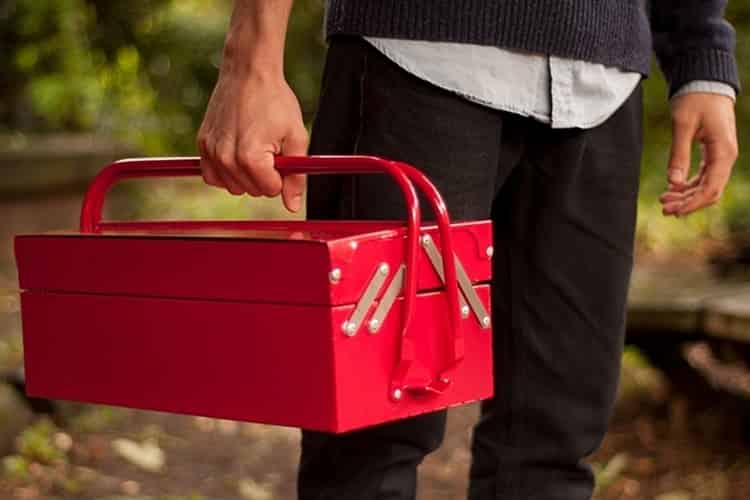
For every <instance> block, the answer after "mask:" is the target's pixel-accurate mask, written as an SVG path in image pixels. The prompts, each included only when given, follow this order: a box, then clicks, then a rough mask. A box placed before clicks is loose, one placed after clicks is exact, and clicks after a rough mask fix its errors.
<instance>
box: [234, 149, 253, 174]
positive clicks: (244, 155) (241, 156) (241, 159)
mask: <svg viewBox="0 0 750 500" xmlns="http://www.w3.org/2000/svg"><path fill="white" fill-rule="evenodd" d="M236 161H237V165H239V166H240V167H242V168H244V169H246V170H253V169H254V168H255V166H256V164H257V159H256V157H255V155H254V154H253V153H252V152H251V150H248V149H244V148H242V149H238V150H237V154H236Z"/></svg>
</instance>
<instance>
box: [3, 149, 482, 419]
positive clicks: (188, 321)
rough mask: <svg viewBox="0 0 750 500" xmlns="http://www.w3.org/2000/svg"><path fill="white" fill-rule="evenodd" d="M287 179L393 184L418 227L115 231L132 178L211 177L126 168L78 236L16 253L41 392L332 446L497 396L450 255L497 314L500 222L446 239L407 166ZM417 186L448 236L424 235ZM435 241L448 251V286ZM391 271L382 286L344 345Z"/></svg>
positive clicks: (221, 225) (90, 202) (138, 165)
mask: <svg viewBox="0 0 750 500" xmlns="http://www.w3.org/2000/svg"><path fill="white" fill-rule="evenodd" d="M277 167H278V168H279V170H280V171H281V172H282V174H283V175H288V174H291V173H307V174H340V173H383V174H387V175H390V176H391V177H392V178H393V179H394V181H395V182H396V183H397V184H398V186H399V187H400V188H401V190H402V192H403V194H404V197H405V200H406V204H407V207H409V208H408V211H407V217H406V219H407V220H406V223H403V222H399V221H366V222H365V221H257V222H251V221H144V222H116V221H102V220H101V210H102V206H103V203H104V198H105V195H106V193H107V191H108V190H109V188H110V187H111V185H112V184H113V183H114V182H117V181H118V180H120V179H123V178H129V177H163V176H187V175H198V174H199V162H198V159H197V158H170V159H143V160H125V161H120V162H116V163H114V164H112V165H110V166H108V167H106V168H105V169H104V170H103V171H102V172H101V173H100V174H99V175H98V176H97V177H96V178H95V179H94V181H93V182H92V185H91V187H90V189H89V191H88V193H87V195H86V198H85V201H84V204H83V209H82V212H81V228H80V231H71V232H57V233H47V234H37V235H23V236H18V237H17V238H16V241H15V245H16V257H17V261H18V268H19V280H20V285H21V288H22V289H23V290H24V292H23V293H22V316H23V328H24V347H25V358H26V359H25V363H26V376H27V381H28V387H27V390H28V392H29V394H30V395H32V396H37V397H47V398H53V399H70V400H78V401H88V402H96V403H105V404H113V405H124V406H130V407H134V408H144V409H154V410H161V411H171V412H178V413H187V414H196V415H206V416H213V417H221V418H231V419H237V420H246V421H254V422H265V423H272V424H278V425H291V426H297V427H302V428H307V429H316V430H325V431H330V432H345V431H349V430H352V429H357V428H362V427H366V426H370V425H375V424H378V423H381V422H385V421H389V420H393V419H398V418H404V417H406V416H410V415H415V414H419V413H425V412H429V411H435V410H437V409H441V408H446V407H449V406H453V405H458V404H462V403H466V402H469V401H476V400H479V399H484V398H487V397H490V396H491V395H492V391H493V385H492V356H491V351H492V349H491V344H492V337H491V328H482V327H481V325H480V324H479V322H478V321H477V320H476V319H475V318H474V317H473V315H469V317H468V318H466V319H462V318H461V316H460V308H459V297H460V293H461V292H460V291H459V290H458V287H457V282H456V269H455V265H454V259H453V258H446V257H447V256H451V255H453V254H454V252H455V255H457V256H458V258H459V259H460V261H461V262H462V263H463V267H464V268H465V270H466V273H467V274H468V276H469V278H470V280H471V282H472V283H473V284H474V289H475V290H476V291H477V293H478V295H479V297H480V299H481V302H482V303H483V304H484V307H485V308H487V310H489V308H490V299H489V286H488V285H487V284H486V283H487V282H488V281H489V279H490V277H491V259H490V258H489V256H488V252H487V248H488V247H490V246H491V245H492V229H491V223H490V222H489V221H479V222H465V223H458V224H451V223H450V219H449V216H448V212H447V209H446V207H445V204H444V202H443V200H442V198H441V197H440V194H439V193H438V192H437V190H436V189H435V187H434V186H433V185H432V183H430V181H429V180H428V179H426V178H425V177H424V176H423V175H422V174H421V173H420V172H419V171H418V170H417V169H415V168H414V167H411V166H408V165H404V164H402V163H398V162H393V161H389V160H383V159H380V158H374V157H299V158H291V157H287V158H281V157H280V158H278V159H277ZM415 186H416V187H417V188H419V189H420V190H421V191H422V192H423V193H424V194H425V197H426V199H427V200H429V202H430V203H431V205H432V208H433V211H434V213H435V214H436V218H437V225H436V226H422V225H421V214H420V209H419V205H418V202H417V196H416V190H415ZM424 234H429V235H430V236H431V237H432V238H433V239H434V240H435V241H436V242H439V248H440V250H441V252H442V253H443V262H444V263H446V264H445V269H444V272H445V279H446V285H445V286H443V283H442V281H441V279H440V277H439V276H438V275H437V273H436V272H435V271H434V269H433V268H432V266H431V264H430V261H429V260H428V259H427V258H426V256H425V254H424V252H423V251H421V249H420V246H419V236H420V235H424ZM382 264H388V267H387V268H388V269H389V270H390V271H389V273H388V276H387V279H386V281H385V282H384V284H383V286H382V288H381V289H380V290H379V291H378V292H377V293H376V294H375V295H374V297H373V301H372V304H371V305H370V306H369V308H368V309H367V313H366V315H365V316H364V318H365V319H364V321H361V322H359V324H358V329H357V331H356V334H355V335H353V336H349V335H345V333H344V332H343V331H342V325H343V324H344V323H345V322H346V321H347V320H348V319H349V318H350V317H351V316H352V314H353V311H354V310H355V307H356V305H357V302H358V301H359V300H360V299H361V298H362V296H363V294H365V292H366V289H367V287H368V284H369V283H370V282H371V280H373V276H374V275H375V273H376V272H377V271H378V269H379V268H380V266H382ZM402 264H405V265H406V275H405V280H404V286H403V289H402V290H401V293H400V294H399V298H398V299H397V300H396V301H395V303H394V305H393V306H392V309H391V311H390V313H389V314H388V315H387V316H386V318H385V320H384V321H383V324H382V326H381V328H380V330H378V332H377V333H376V334H371V333H370V332H369V331H368V329H367V328H366V327H365V326H364V325H365V324H366V322H367V319H368V318H369V317H370V316H371V315H372V314H373V312H374V311H375V308H376V307H377V306H378V303H379V301H380V299H381V297H382V295H383V293H384V292H385V290H386V288H387V287H388V285H389V283H390V280H391V279H392V278H393V275H394V274H395V271H396V270H397V269H398V268H399V267H400V266H401V265H402ZM334 269H338V270H339V272H340V277H339V278H338V279H331V275H330V273H331V271H332V270H334ZM445 380H447V381H448V382H445ZM394 391H397V392H399V393H400V394H401V395H402V397H401V398H400V399H395V398H394V397H393V395H394Z"/></svg>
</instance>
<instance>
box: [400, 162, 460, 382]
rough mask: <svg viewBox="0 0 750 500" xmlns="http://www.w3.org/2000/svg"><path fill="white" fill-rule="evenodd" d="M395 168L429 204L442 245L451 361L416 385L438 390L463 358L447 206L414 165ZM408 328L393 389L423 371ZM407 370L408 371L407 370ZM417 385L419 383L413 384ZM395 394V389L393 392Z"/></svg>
mask: <svg viewBox="0 0 750 500" xmlns="http://www.w3.org/2000/svg"><path fill="white" fill-rule="evenodd" d="M398 166H399V168H401V170H403V172H404V173H405V174H406V175H407V176H408V177H409V179H410V180H411V181H412V182H413V183H414V184H415V185H416V186H417V187H418V188H419V190H420V191H422V193H424V195H425V197H426V198H427V201H428V202H429V203H430V205H431V206H432V211H433V212H434V214H435V218H436V219H437V223H438V230H439V233H440V243H441V246H442V255H443V267H444V273H445V290H446V295H447V297H446V298H447V299H448V311H451V312H450V313H449V316H450V322H451V331H452V332H453V339H452V342H451V357H452V359H453V362H452V363H451V365H450V366H448V367H447V368H446V369H444V370H443V371H442V372H441V373H440V374H439V375H438V377H437V379H433V380H432V381H431V382H430V383H429V384H427V385H425V386H424V387H420V389H424V390H427V391H430V392H437V393H442V392H443V391H445V389H446V388H447V387H448V385H449V384H450V382H451V376H452V372H453V370H454V369H455V368H456V366H457V365H458V364H459V363H460V362H461V361H462V360H463V358H464V353H465V347H464V336H463V329H462V328H461V316H460V309H459V295H458V294H459V291H458V285H457V283H458V280H457V277H456V259H455V253H454V251H453V237H452V235H451V229H450V225H451V222H450V216H449V215H448V208H447V206H446V204H445V201H444V200H443V197H442V196H441V195H440V191H438V189H437V188H436V187H435V185H434V184H433V183H432V182H431V181H430V180H429V179H428V178H427V177H426V176H425V175H424V174H423V173H422V172H421V171H419V170H418V169H416V168H414V167H412V166H411V165H407V164H406V163H398ZM408 334H409V332H408V331H406V330H405V331H404V336H405V341H404V342H402V347H401V360H400V366H399V367H398V368H397V370H396V376H395V377H394V380H393V382H392V390H393V391H395V390H397V389H410V388H411V387H410V386H411V385H412V384H411V383H410V378H411V377H412V376H413V377H417V378H418V377H419V372H420V371H423V370H421V369H420V368H419V367H418V366H415V364H414V362H415V356H414V342H413V341H412V340H411V339H410V338H408V337H407V335H408ZM410 372H411V373H410ZM417 385H421V384H417ZM394 394H395V393H394Z"/></svg>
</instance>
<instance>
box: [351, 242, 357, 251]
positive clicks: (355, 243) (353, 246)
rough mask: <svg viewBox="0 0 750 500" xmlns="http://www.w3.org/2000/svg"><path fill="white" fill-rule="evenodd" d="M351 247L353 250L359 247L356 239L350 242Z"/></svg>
mask: <svg viewBox="0 0 750 500" xmlns="http://www.w3.org/2000/svg"><path fill="white" fill-rule="evenodd" d="M349 248H351V249H352V250H356V249H357V242H356V241H352V242H350V243H349Z"/></svg>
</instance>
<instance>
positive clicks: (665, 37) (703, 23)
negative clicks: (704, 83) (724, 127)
mask: <svg viewBox="0 0 750 500" xmlns="http://www.w3.org/2000/svg"><path fill="white" fill-rule="evenodd" d="M726 4H727V0H651V2H650V5H651V28H652V31H653V35H654V49H655V50H656V55H657V57H658V59H659V63H660V65H661V68H662V70H663V71H664V73H665V75H666V77H667V79H668V81H669V84H670V91H671V93H675V92H677V91H678V90H679V89H680V88H681V87H682V86H683V85H684V84H686V83H688V82H690V81H693V80H711V81H719V82H724V83H727V84H729V85H731V86H733V87H734V88H735V90H737V89H738V87H739V79H738V76H737V68H736V63H735V61H734V46H735V33H734V30H733V28H732V26H731V25H730V24H729V23H728V22H727V21H726V20H725V19H724V10H725V7H726Z"/></svg>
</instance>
